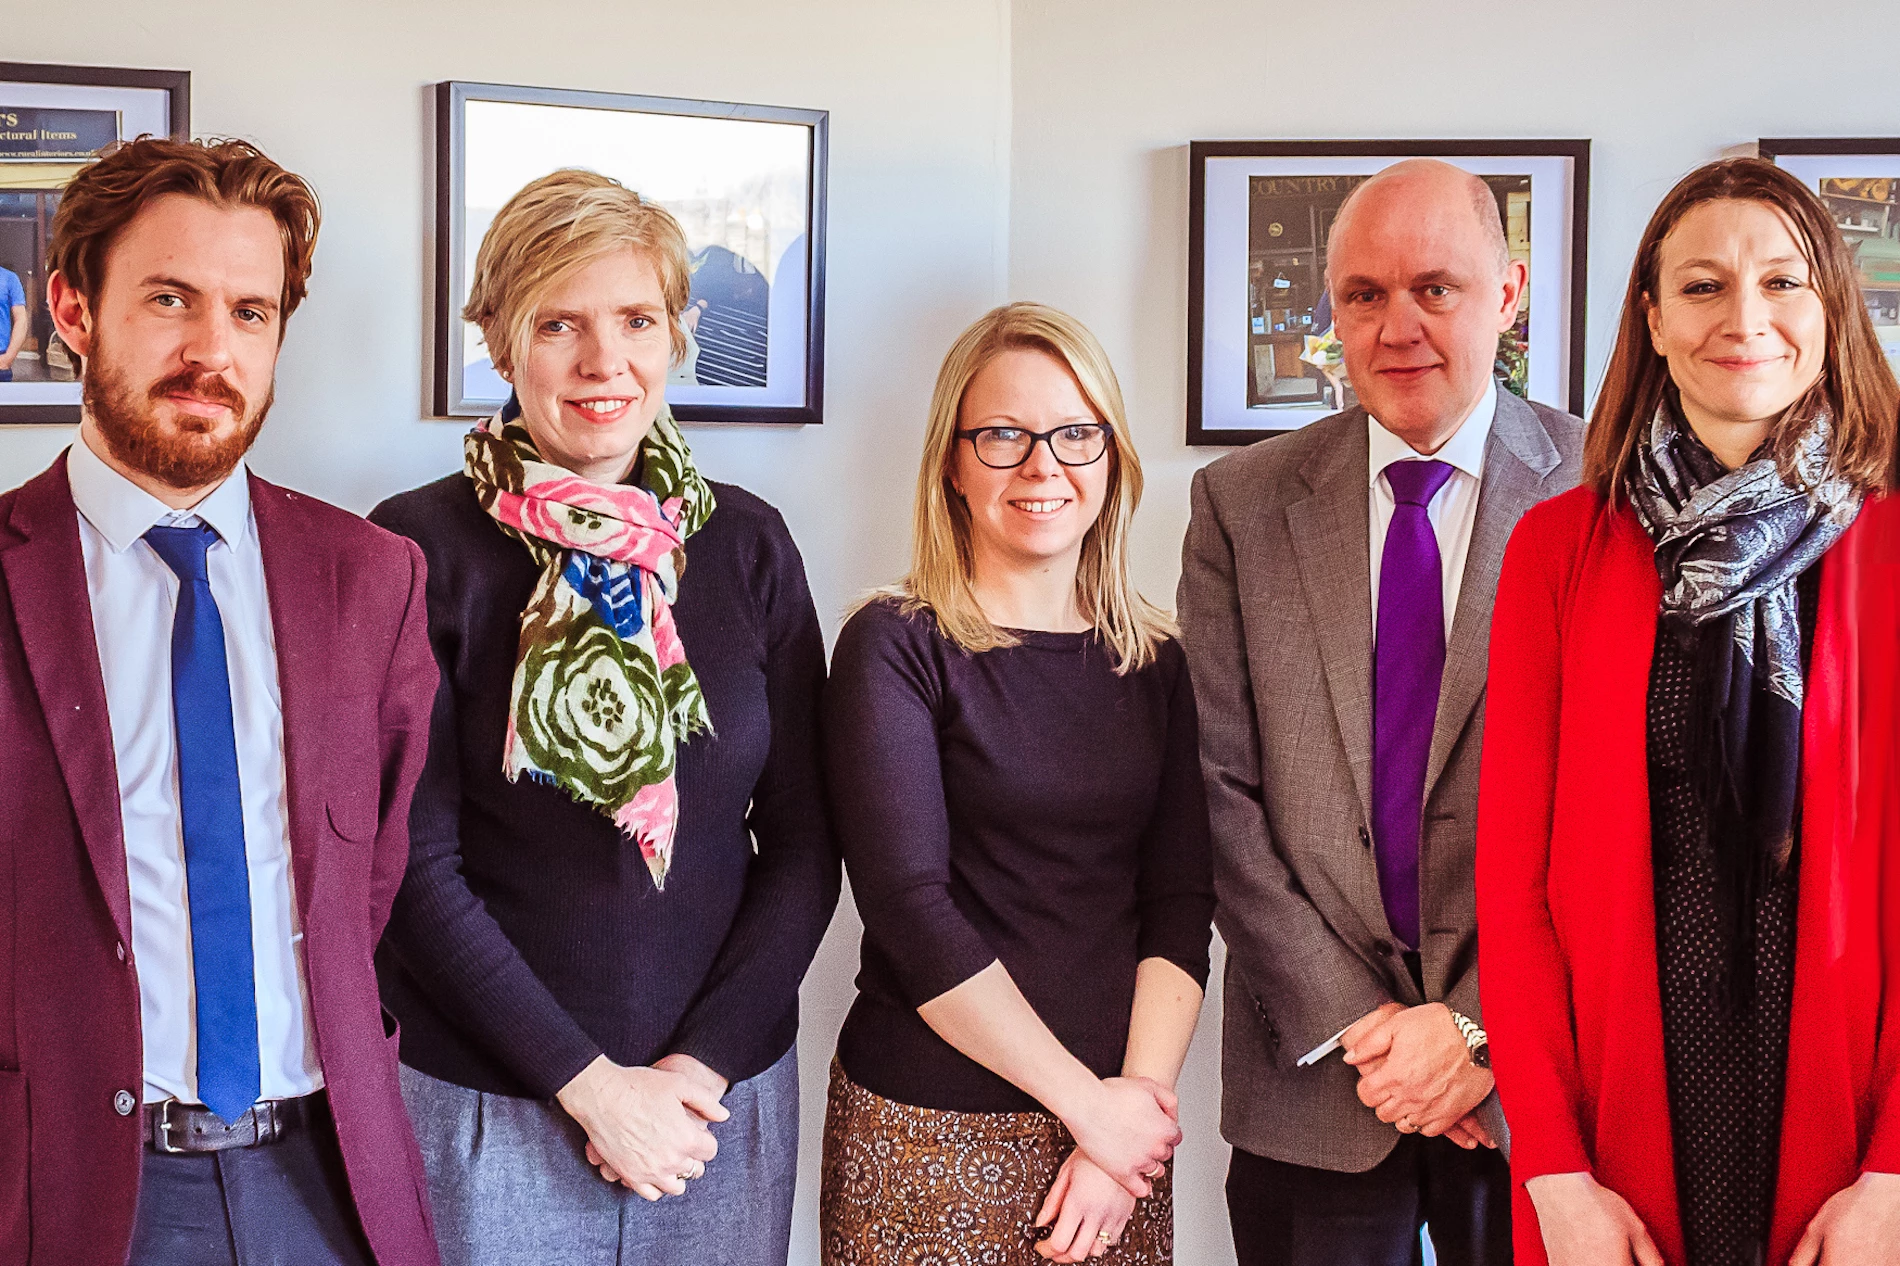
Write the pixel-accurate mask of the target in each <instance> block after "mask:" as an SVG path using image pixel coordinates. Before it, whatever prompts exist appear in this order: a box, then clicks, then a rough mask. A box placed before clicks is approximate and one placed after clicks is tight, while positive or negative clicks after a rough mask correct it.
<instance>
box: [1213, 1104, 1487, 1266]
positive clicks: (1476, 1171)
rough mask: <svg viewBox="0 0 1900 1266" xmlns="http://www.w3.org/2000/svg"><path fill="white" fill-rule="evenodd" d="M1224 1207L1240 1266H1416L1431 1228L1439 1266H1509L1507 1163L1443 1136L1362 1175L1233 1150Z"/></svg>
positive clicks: (1410, 1141) (1404, 1143)
mask: <svg viewBox="0 0 1900 1266" xmlns="http://www.w3.org/2000/svg"><path fill="white" fill-rule="evenodd" d="M1227 1211H1228V1215H1229V1217H1230V1218H1231V1219H1232V1222H1233V1228H1234V1252H1235V1255H1236V1257H1237V1258H1238V1259H1239V1264H1240V1266H1419V1263H1420V1262H1421V1261H1422V1260H1423V1258H1424V1253H1423V1251H1422V1249H1421V1248H1420V1247H1419V1238H1418V1232H1419V1228H1420V1226H1424V1225H1429V1226H1430V1227H1431V1237H1432V1249H1433V1250H1434V1251H1435V1252H1436V1253H1437V1255H1438V1261H1439V1262H1440V1264H1441V1266H1509V1264H1510V1261H1511V1170H1510V1166H1509V1165H1507V1164H1506V1163H1505V1161H1504V1158H1503V1157H1502V1156H1499V1155H1498V1154H1497V1153H1496V1152H1494V1151H1492V1150H1491V1149H1490V1148H1479V1149H1477V1150H1476V1151H1470V1152H1467V1151H1466V1150H1465V1149H1464V1148H1462V1147H1459V1146H1458V1145H1457V1144H1456V1143H1451V1142H1448V1141H1446V1140H1445V1139H1442V1138H1433V1139H1428V1138H1421V1137H1420V1136H1418V1135H1416V1134H1409V1135H1405V1136H1403V1137H1401V1138H1400V1139H1399V1145H1398V1146H1397V1147H1395V1148H1393V1149H1392V1154H1391V1155H1390V1156H1388V1157H1386V1158H1385V1159H1384V1160H1383V1161H1381V1162H1380V1163H1379V1164H1378V1165H1375V1166H1374V1167H1373V1168H1371V1169H1369V1170H1367V1171H1366V1172H1365V1173H1363V1174H1341V1173H1335V1172H1334V1171H1332V1170H1330V1169H1309V1168H1307V1167H1306V1166H1304V1165H1289V1164H1286V1163H1284V1162H1282V1161H1275V1160H1268V1159H1266V1158H1265V1157H1263V1156H1255V1155H1253V1154H1252V1153H1250V1152H1243V1151H1241V1150H1240V1149H1239V1148H1235V1149H1234V1159H1233V1164H1232V1165H1231V1166H1230V1167H1229V1169H1228V1171H1227Z"/></svg>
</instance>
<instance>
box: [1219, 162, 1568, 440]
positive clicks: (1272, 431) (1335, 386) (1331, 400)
mask: <svg viewBox="0 0 1900 1266" xmlns="http://www.w3.org/2000/svg"><path fill="white" fill-rule="evenodd" d="M1405 158H1442V159H1445V160H1446V161H1448V162H1453V163H1459V162H1460V161H1461V160H1495V159H1517V158H1522V159H1526V160H1531V161H1535V162H1539V163H1542V164H1546V165H1548V164H1549V163H1550V162H1551V160H1556V161H1557V163H1559V164H1568V166H1567V169H1564V170H1567V173H1568V189H1569V206H1568V208H1567V209H1566V210H1565V212H1564V213H1563V214H1562V216H1561V221H1562V223H1563V225H1564V227H1565V230H1566V236H1567V238H1568V245H1567V249H1563V250H1561V251H1560V252H1559V255H1558V258H1559V259H1560V261H1561V267H1562V269H1563V270H1564V271H1563V273H1562V277H1563V284H1562V286H1560V287H1558V290H1559V291H1560V295H1559V298H1558V300H1557V301H1556V302H1555V303H1554V305H1549V306H1551V310H1552V311H1553V312H1554V313H1555V315H1556V316H1557V317H1558V319H1559V321H1560V324H1561V329H1560V331H1559V335H1558V336H1557V338H1556V340H1555V341H1554V343H1553V344H1552V346H1554V348H1555V349H1556V350H1557V352H1558V353H1559V354H1560V360H1561V364H1560V366H1559V367H1558V368H1557V370H1556V372H1555V375H1554V378H1553V377H1551V375H1549V374H1542V373H1540V374H1539V375H1538V377H1539V378H1547V379H1550V381H1551V382H1552V383H1553V385H1555V386H1558V387H1560V389H1561V391H1562V396H1563V399H1562V400H1561V401H1559V400H1551V401H1549V403H1553V404H1558V403H1561V404H1562V405H1563V406H1564V407H1565V408H1567V409H1569V411H1570V412H1572V413H1577V414H1581V413H1582V411H1583V402H1584V335H1585V328H1584V314H1585V303H1586V298H1587V294H1586V291H1587V285H1586V283H1587V278H1588V265H1589V222H1590V142H1589V141H1588V140H1587V139H1581V138H1575V139H1496V140H1332V141H1327V140H1224V141H1193V142H1190V143H1189V145H1188V284H1187V292H1188V293H1187V304H1188V327H1187V353H1188V357H1187V360H1188V363H1187V370H1188V374H1187V442H1188V443H1189V444H1190V445H1192V446H1197V447H1212V446H1221V447H1226V446H1236V445H1242V444H1252V443H1254V442H1256V441H1258V440H1262V439H1266V438H1268V437H1270V436H1274V435H1282V434H1285V433H1286V432H1287V431H1290V430H1296V429H1298V428H1299V427H1300V426H1303V425H1305V424H1306V423H1308V422H1310V421H1313V420H1316V419H1317V417H1318V416H1323V414H1324V413H1328V412H1333V411H1334V410H1335V408H1336V407H1338V406H1339V404H1340V400H1341V398H1343V396H1344V395H1345V393H1346V390H1347V388H1346V386H1345V385H1344V382H1343V376H1341V377H1331V376H1328V375H1325V374H1322V375H1321V381H1320V382H1318V383H1316V384H1315V385H1314V386H1313V387H1312V388H1311V390H1312V392H1313V393H1314V395H1315V403H1313V404H1312V405H1311V406H1310V407H1303V408H1302V407H1295V406H1285V410H1286V411H1285V412H1283V413H1281V414H1279V415H1278V416H1275V415H1274V414H1273V413H1272V412H1271V411H1272V410H1275V409H1280V408H1282V407H1283V406H1279V405H1271V404H1254V403H1248V404H1247V405H1246V406H1245V412H1246V413H1248V414H1250V415H1251V414H1253V413H1254V412H1255V411H1256V410H1257V411H1258V413H1259V414H1260V415H1261V418H1262V422H1263V424H1262V425H1259V426H1247V425H1239V424H1236V423H1235V422H1234V421H1233V418H1234V417H1235V416H1236V414H1237V412H1238V410H1236V409H1235V408H1234V407H1233V404H1232V398H1231V397H1225V398H1223V400H1222V401H1220V402H1214V401H1210V399H1209V397H1208V391H1207V383H1208V378H1209V377H1210V376H1213V375H1219V374H1222V373H1224V372H1226V371H1228V370H1231V371H1232V373H1234V374H1238V375H1240V376H1241V378H1240V379H1239V380H1240V381H1242V382H1244V381H1245V376H1246V375H1247V374H1249V373H1253V372H1256V371H1255V370H1254V369H1252V368H1250V367H1249V366H1248V364H1247V358H1246V357H1245V356H1243V357H1241V358H1238V359H1234V360H1233V364H1232V365H1228V364H1226V359H1232V358H1229V357H1227V351H1228V349H1227V348H1226V346H1225V344H1226V342H1229V341H1231V340H1230V339H1227V338H1225V337H1224V338H1223V340H1222V343H1223V345H1222V347H1220V348H1211V346H1210V342H1211V341H1210V339H1209V337H1208V324H1209V293H1208V276H1209V268H1210V260H1209V251H1210V240H1209V225H1210V219H1209V215H1210V205H1209V192H1208V173H1209V164H1210V163H1211V162H1216V161H1219V160H1226V159H1241V160H1250V159H1259V160H1269V161H1270V160H1282V159H1299V160H1305V163H1304V166H1306V167H1309V168H1311V169H1312V176H1311V178H1312V179H1316V180H1318V179H1324V178H1326V177H1327V176H1328V175H1329V173H1328V172H1327V171H1326V170H1325V165H1326V164H1328V163H1329V162H1330V163H1332V165H1334V166H1335V167H1337V168H1339V169H1340V170H1338V171H1337V172H1335V173H1331V174H1334V175H1338V176H1340V177H1343V178H1348V179H1352V180H1353V183H1357V180H1358V179H1363V177H1364V176H1366V175H1369V174H1371V172H1372V171H1373V170H1376V166H1373V165H1371V164H1370V163H1369V161H1368V160H1373V161H1376V160H1384V161H1383V162H1377V166H1383V165H1385V163H1390V162H1397V161H1399V160H1401V159H1405ZM1242 166H1243V167H1244V164H1243V165H1242ZM1347 168H1350V169H1351V170H1346V169H1347ZM1552 170H1553V171H1555V170H1559V168H1552ZM1486 174H1494V173H1486ZM1270 178H1271V177H1264V176H1263V177H1262V179H1270ZM1307 178H1308V177H1305V176H1302V177H1299V178H1291V177H1289V179H1307ZM1232 179H1234V177H1233V176H1232V175H1228V176H1226V177H1225V178H1224V180H1223V189H1222V191H1221V194H1220V196H1221V197H1222V198H1228V197H1230V196H1231V193H1232V191H1231V190H1230V189H1228V188H1226V186H1227V185H1228V184H1230V183H1231V181H1232ZM1348 188H1349V186H1348ZM1252 189H1253V186H1252V184H1251V178H1250V183H1249V184H1248V186H1247V187H1246V188H1245V189H1244V190H1243V191H1242V192H1241V195H1240V196H1241V197H1242V198H1243V199H1251V198H1252V197H1253V196H1254V195H1253V192H1252ZM1309 196H1311V197H1314V198H1316V199H1317V198H1325V197H1328V196H1329V195H1324V194H1312V195H1309ZM1344 196H1345V192H1344V190H1341V191H1340V192H1339V193H1338V198H1339V199H1343V198H1344ZM1315 205H1317V203H1316V204H1315ZM1332 209H1333V210H1336V209H1337V207H1336V204H1335V205H1334V206H1333V208H1332ZM1526 209H1527V216H1526V219H1527V221H1528V220H1529V218H1530V217H1529V214H1528V211H1529V208H1528V202H1527V203H1526ZM1217 213H1218V214H1220V215H1221V216H1223V217H1228V218H1223V219H1222V220H1221V221H1220V224H1221V225H1223V226H1226V228H1225V230H1224V231H1223V232H1222V233H1221V234H1220V235H1219V236H1221V237H1222V239H1223V240H1222V242H1221V243H1220V244H1219V249H1222V250H1223V251H1224V252H1225V254H1224V255H1223V258H1227V257H1228V256H1231V251H1227V250H1226V248H1227V246H1229V245H1231V242H1229V241H1227V240H1226V239H1229V238H1231V236H1232V232H1231V223H1232V222H1231V218H1230V217H1231V216H1232V215H1234V214H1235V210H1234V208H1233V207H1232V206H1231V205H1227V206H1222V207H1220V208H1218V209H1217ZM1240 214H1241V215H1242V216H1243V217H1245V216H1247V215H1250V214H1251V210H1250V206H1249V205H1247V204H1246V203H1243V205H1242V207H1241V209H1240ZM1319 215H1320V213H1319V212H1318V211H1315V212H1313V213H1312V219H1311V223H1310V226H1309V232H1308V235H1307V237H1306V238H1302V239H1299V241H1300V242H1302V243H1304V248H1305V253H1307V254H1310V255H1312V256H1313V259H1311V260H1309V261H1307V262H1306V263H1305V265H1304V267H1305V269H1306V270H1307V271H1308V272H1311V273H1313V274H1314V275H1315V276H1318V275H1319V270H1320V269H1321V267H1322V265H1321V264H1320V263H1319V256H1320V255H1322V254H1323V251H1324V245H1323V234H1324V231H1325V229H1326V228H1327V227H1330V218H1329V219H1328V220H1327V222H1326V224H1325V225H1321V224H1320V222H1319ZM1273 227H1276V228H1277V227H1278V225H1277V224H1275V225H1274V226H1273ZM1526 231H1527V233H1528V232H1529V228H1528V225H1527V229H1526ZM1244 232H1246V233H1247V234H1248V235H1249V240H1250V235H1251V227H1250V225H1249V227H1247V228H1246V229H1245V230H1244ZM1532 236H1534V234H1533V235H1532ZM1248 249H1249V247H1248V244H1247V241H1246V240H1243V242H1242V245H1241V252H1242V257H1241V258H1240V259H1239V260H1237V261H1234V263H1233V267H1234V268H1235V269H1236V270H1237V272H1236V275H1238V276H1240V277H1242V278H1246V277H1247V276H1248V269H1249V268H1250V267H1251V263H1252V261H1251V259H1250V258H1248V256H1247V254H1246V252H1247V251H1248ZM1301 250H1302V247H1301V246H1300V245H1296V244H1289V247H1288V248H1287V250H1286V252H1285V253H1287V254H1288V255H1289V256H1293V257H1295V258H1294V259H1293V262H1294V263H1295V264H1296V265H1297V264H1298V262H1299V261H1298V260H1297V258H1296V257H1297V255H1298V254H1299V253H1300V252H1301ZM1536 258H1537V256H1536V255H1535V252H1533V259H1534V260H1535V259H1536ZM1283 277H1284V272H1281V273H1277V274H1276V276H1275V277H1274V278H1273V283H1274V284H1275V285H1276V286H1277V285H1280V284H1281V283H1282V279H1283ZM1319 284H1320V285H1322V286H1323V282H1320V283H1319ZM1537 284H1538V283H1537V273H1536V271H1533V277H1532V295H1533V302H1534V301H1535V295H1536V291H1537ZM1249 285H1250V283H1247V284H1243V286H1242V290H1243V291H1244V290H1246V289H1248V288H1249ZM1297 286H1298V283H1297V282H1293V283H1288V285H1287V288H1288V289H1289V290H1296V289H1297ZM1228 288H1230V289H1231V287H1228ZM1309 288H1310V285H1309ZM1254 303H1255V300H1254V298H1253V297H1252V296H1247V297H1243V299H1242V304H1243V305H1244V306H1245V307H1246V308H1247V310H1248V320H1249V322H1250V323H1254V322H1257V321H1258V318H1257V317H1256V316H1255V315H1254V313H1253V307H1254ZM1317 306H1318V298H1317V295H1314V296H1313V303H1312V304H1311V305H1309V307H1308V309H1306V313H1307V319H1309V320H1310V319H1311V316H1310V312H1311V309H1312V308H1316V307H1317ZM1287 315H1288V316H1289V317H1292V316H1293V315H1294V314H1293V311H1292V310H1291V309H1289V310H1288V312H1287ZM1272 324H1273V323H1272V322H1269V324H1268V335H1267V336H1268V337H1269V338H1272V337H1274V336H1276V335H1279V334H1285V335H1286V337H1288V338H1291V337H1293V333H1292V332H1290V331H1274V330H1272ZM1320 333H1321V334H1323V333H1324V331H1320ZM1246 337H1247V341H1248V344H1249V348H1250V349H1251V345H1252V341H1253V340H1254V339H1256V338H1259V337H1260V326H1259V325H1258V324H1257V323H1254V324H1250V326H1249V331H1248V334H1247V336H1246ZM1302 337H1303V335H1302ZM1210 353H1211V354H1212V355H1213V356H1215V357H1216V358H1225V359H1222V360H1221V363H1219V364H1215V365H1210V363H1209V357H1210ZM1278 383H1279V379H1277V378H1276V379H1275V385H1276V386H1277V385H1278ZM1253 391H1254V389H1253V388H1250V387H1244V386H1243V387H1242V388H1241V393H1240V394H1241V395H1243V396H1248V397H1249V399H1251V396H1252V393H1253ZM1329 393H1330V397H1329ZM1215 412H1218V413H1219V414H1220V419H1219V420H1215V419H1213V418H1212V417H1210V414H1212V413H1215ZM1308 415H1311V416H1308ZM1280 417H1287V418H1288V419H1289V420H1288V421H1286V422H1284V423H1282V422H1280Z"/></svg>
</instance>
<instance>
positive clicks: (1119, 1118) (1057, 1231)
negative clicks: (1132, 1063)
mask: <svg viewBox="0 0 1900 1266" xmlns="http://www.w3.org/2000/svg"><path fill="white" fill-rule="evenodd" d="M1098 1086H1099V1090H1098V1092H1097V1094H1096V1096H1095V1098H1094V1101H1093V1103H1092V1104H1090V1105H1089V1106H1088V1107H1086V1108H1085V1109H1084V1110H1083V1111H1081V1112H1078V1113H1077V1114H1076V1115H1075V1117H1074V1118H1073V1119H1071V1118H1069V1117H1066V1116H1065V1117H1064V1118H1063V1124H1064V1125H1066V1126H1067V1127H1068V1128H1069V1132H1070V1133H1071V1134H1073V1135H1074V1136H1075V1140H1076V1147H1075V1150H1074V1151H1073V1152H1071V1153H1070V1154H1069V1157H1068V1159H1067V1160H1066V1161H1064V1162H1063V1165H1062V1169H1061V1171H1060V1172H1059V1173H1058V1174H1057V1175H1056V1181H1055V1184H1054V1185H1053V1186H1051V1187H1050V1189H1049V1194H1048V1196H1047V1197H1046V1198H1045V1199H1044V1200H1043V1203H1042V1208H1041V1209H1040V1210H1039V1211H1038V1212H1037V1215H1036V1225H1037V1226H1039V1227H1043V1226H1046V1227H1049V1228H1050V1232H1049V1235H1048V1237H1047V1238H1045V1239H1044V1240H1043V1241H1042V1242H1041V1243H1040V1244H1038V1245H1037V1246H1036V1251H1037V1252H1038V1253H1040V1254H1041V1255H1042V1256H1044V1257H1046V1258H1048V1259H1049V1260H1051V1261H1056V1262H1080V1261H1084V1260H1086V1259H1088V1258H1091V1257H1100V1256H1101V1255H1102V1254H1103V1253H1105V1252H1107V1251H1108V1249H1109V1247H1110V1246H1111V1245H1113V1244H1116V1243H1119V1242H1120V1240H1121V1234H1122V1229H1123V1228H1124V1227H1125V1226H1127V1224H1128V1219H1129V1218H1130V1217H1132V1216H1133V1215H1134V1212H1135V1201H1136V1200H1137V1199H1139V1198H1140V1197H1143V1196H1146V1195H1148V1194H1149V1193H1150V1192H1152V1191H1153V1190H1154V1180H1155V1179H1156V1178H1158V1177H1159V1176H1160V1175H1161V1174H1162V1173H1163V1172H1164V1170H1165V1169H1166V1166H1167V1163H1168V1160H1169V1158H1170V1157H1172V1156H1173V1155H1174V1149H1175V1147H1176V1146H1177V1145H1178V1144H1179V1143H1180V1142H1181V1125H1180V1120H1179V1110H1180V1109H1179V1103H1178V1101H1177V1100H1176V1098H1175V1095H1174V1092H1173V1091H1171V1090H1169V1089H1168V1088H1167V1087H1166V1086H1163V1085H1162V1084H1161V1083H1160V1082H1157V1081H1154V1080H1152V1079H1150V1078H1147V1077H1110V1078H1107V1079H1106V1080H1104V1081H1101V1082H1099V1083H1098Z"/></svg>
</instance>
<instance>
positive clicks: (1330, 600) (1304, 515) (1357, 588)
mask: <svg viewBox="0 0 1900 1266" xmlns="http://www.w3.org/2000/svg"><path fill="white" fill-rule="evenodd" d="M1322 425H1323V424H1322ZM1366 425H1367V424H1366V415H1365V411H1364V410H1363V409H1353V410H1351V411H1349V412H1348V413H1346V414H1344V415H1342V417H1341V421H1340V427H1341V431H1342V433H1341V434H1340V436H1339V437H1338V439H1337V441H1336V442H1334V443H1330V444H1327V445H1325V446H1324V447H1322V448H1321V449H1320V450H1319V451H1318V452H1316V453H1315V454H1314V455H1313V456H1312V457H1311V458H1309V459H1308V460H1307V462H1306V465H1305V466H1303V467H1301V469H1300V475H1301V477H1302V478H1303V479H1305V480H1306V484H1307V487H1309V488H1310V489H1312V495H1311V496H1309V497H1307V498H1305V499H1304V500H1301V501H1296V502H1294V503H1293V504H1291V505H1289V506H1288V507H1287V510H1286V516H1287V530H1288V532H1289V533H1290V534H1291V536H1292V538H1293V552H1294V554H1295V556H1296V557H1297V560H1298V564H1299V570H1300V583H1301V585H1302V586H1303V587H1304V589H1305V590H1306V600H1307V605H1308V607H1309V609H1310V610H1311V611H1312V613H1313V623H1314V625H1315V627H1316V628H1317V630H1318V632H1319V637H1318V642H1319V649H1320V660H1321V663H1322V666H1323V667H1324V669H1325V673H1326V690H1327V693H1328V695H1329V696H1331V699H1332V704H1333V714H1334V716H1335V717H1336V718H1337V720H1338V724H1339V737H1340V741H1341V742H1342V743H1344V744H1345V748H1346V760H1347V763H1348V764H1349V765H1350V766H1351V768H1352V780H1353V785H1354V786H1355V787H1356V788H1357V790H1358V792H1359V805H1360V808H1361V810H1362V811H1363V812H1364V813H1365V815H1366V819H1367V820H1368V821H1370V820H1371V817H1372V570H1371V569H1372V564H1371V561H1370V554H1369V551H1370V549H1371V545H1370V541H1371V539H1372V529H1371V525H1370V517H1371V513H1370V509H1369V506H1370V502H1369V500H1368V497H1369V495H1370V494H1369V492H1368V490H1367V477H1366V461H1367V456H1366V455H1367V451H1368V448H1369V444H1368V441H1367V438H1366Z"/></svg>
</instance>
